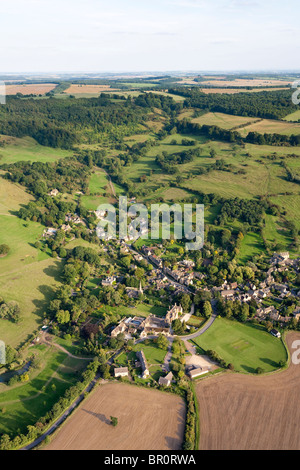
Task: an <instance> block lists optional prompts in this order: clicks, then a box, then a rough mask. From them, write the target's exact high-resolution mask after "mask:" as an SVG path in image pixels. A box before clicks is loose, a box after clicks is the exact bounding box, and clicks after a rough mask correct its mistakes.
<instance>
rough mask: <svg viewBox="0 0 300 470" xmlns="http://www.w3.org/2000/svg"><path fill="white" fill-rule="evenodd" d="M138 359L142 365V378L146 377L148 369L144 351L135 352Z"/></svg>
mask: <svg viewBox="0 0 300 470" xmlns="http://www.w3.org/2000/svg"><path fill="white" fill-rule="evenodd" d="M136 355H137V357H138V360H139V361H140V364H141V367H142V377H143V379H146V378H147V377H148V376H149V369H148V364H147V361H146V357H145V354H144V351H143V350H141V351H138V352H137V353H136Z"/></svg>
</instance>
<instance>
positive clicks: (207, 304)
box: [203, 300, 212, 318]
mask: <svg viewBox="0 0 300 470" xmlns="http://www.w3.org/2000/svg"><path fill="white" fill-rule="evenodd" d="M203 314H204V316H205V318H209V317H211V314H212V307H211V303H210V302H209V301H208V300H206V301H205V302H204V305H203Z"/></svg>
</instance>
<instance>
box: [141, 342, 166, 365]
mask: <svg viewBox="0 0 300 470" xmlns="http://www.w3.org/2000/svg"><path fill="white" fill-rule="evenodd" d="M133 350H134V351H135V352H137V351H141V350H143V351H144V354H145V357H146V360H147V362H148V365H149V366H150V365H157V364H162V363H163V362H164V358H165V355H166V354H167V351H166V350H165V349H160V348H159V347H158V346H156V344H154V343H151V345H145V344H144V343H138V344H137V345H135V346H134V348H133Z"/></svg>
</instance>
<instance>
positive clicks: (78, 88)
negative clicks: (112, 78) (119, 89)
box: [64, 84, 115, 95]
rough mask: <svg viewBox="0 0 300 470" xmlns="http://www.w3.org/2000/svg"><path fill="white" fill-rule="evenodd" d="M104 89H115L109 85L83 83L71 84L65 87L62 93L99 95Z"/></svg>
mask: <svg viewBox="0 0 300 470" xmlns="http://www.w3.org/2000/svg"><path fill="white" fill-rule="evenodd" d="M104 91H115V89H114V88H111V87H110V85H85V84H82V85H81V84H79V85H76V84H72V85H70V86H69V88H67V89H66V90H65V91H64V93H67V94H70V95H78V94H79V95H99V94H100V93H102V92H104Z"/></svg>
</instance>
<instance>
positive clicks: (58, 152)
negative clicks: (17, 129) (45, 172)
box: [0, 135, 72, 165]
mask: <svg viewBox="0 0 300 470" xmlns="http://www.w3.org/2000/svg"><path fill="white" fill-rule="evenodd" d="M0 141H2V142H4V147H0V165H3V164H4V163H5V164H10V163H15V162H19V161H28V162H42V163H46V162H54V161H56V160H59V159H61V158H66V157H71V156H72V152H71V151H70V150H62V149H54V148H51V147H45V146H44V145H39V144H38V143H37V142H36V140H34V139H33V138H32V137H22V138H17V137H10V136H5V135H0Z"/></svg>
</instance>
